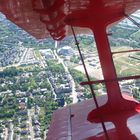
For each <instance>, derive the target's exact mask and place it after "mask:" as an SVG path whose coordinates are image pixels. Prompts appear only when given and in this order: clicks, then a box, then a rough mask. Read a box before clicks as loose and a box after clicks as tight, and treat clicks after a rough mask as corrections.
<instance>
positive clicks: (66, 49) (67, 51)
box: [58, 46, 74, 56]
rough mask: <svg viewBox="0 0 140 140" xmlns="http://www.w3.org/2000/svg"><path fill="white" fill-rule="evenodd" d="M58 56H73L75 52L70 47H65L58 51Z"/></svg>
mask: <svg viewBox="0 0 140 140" xmlns="http://www.w3.org/2000/svg"><path fill="white" fill-rule="evenodd" d="M58 54H59V55H63V56H71V55H73V54H74V52H73V49H72V48H71V47H70V46H64V47H62V48H61V49H59V50H58Z"/></svg>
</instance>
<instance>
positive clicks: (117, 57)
mask: <svg viewBox="0 0 140 140" xmlns="http://www.w3.org/2000/svg"><path fill="white" fill-rule="evenodd" d="M111 49H112V52H118V51H124V50H130V49H132V48H130V47H126V46H124V47H114V48H111ZM130 55H131V56H134V57H136V58H137V57H140V55H138V53H136V52H129V53H118V54H114V55H113V60H114V65H115V68H116V72H117V75H118V76H132V75H138V74H140V60H138V59H136V58H132V57H130ZM85 63H86V66H87V69H88V72H89V75H90V76H91V77H94V78H96V79H102V70H101V68H100V63H99V59H98V57H97V52H94V54H93V56H92V57H90V59H85ZM74 69H76V70H79V71H81V72H82V73H84V69H83V66H82V65H80V64H79V65H77V66H75V67H74Z"/></svg>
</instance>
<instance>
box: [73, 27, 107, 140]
mask: <svg viewBox="0 0 140 140" xmlns="http://www.w3.org/2000/svg"><path fill="white" fill-rule="evenodd" d="M71 30H72V34H73V37H74V40H75V45H76V46H77V49H78V52H79V55H80V59H81V61H82V64H83V67H84V71H85V74H86V77H87V80H88V82H91V80H90V77H89V74H88V71H87V68H86V65H85V62H84V59H83V56H82V53H81V49H80V46H79V42H78V40H77V38H76V35H75V32H74V29H73V26H71ZM89 87H90V90H91V94H92V97H93V99H94V102H95V106H96V109H97V110H99V108H100V107H99V105H98V102H97V98H96V95H95V92H94V90H93V86H92V85H89ZM97 112H98V111H97ZM98 116H99V119H100V120H101V125H102V128H103V131H104V133H105V137H106V140H110V138H109V136H108V133H107V129H106V126H105V123H104V122H103V120H102V118H101V116H100V115H99V114H98Z"/></svg>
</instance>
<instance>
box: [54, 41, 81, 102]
mask: <svg viewBox="0 0 140 140" xmlns="http://www.w3.org/2000/svg"><path fill="white" fill-rule="evenodd" d="M55 48H57V41H56V42H55ZM54 54H55V56H56V58H57V59H58V62H59V63H61V64H62V65H63V67H64V69H65V71H66V72H67V73H68V76H69V77H70V79H71V82H72V95H71V97H72V98H73V103H77V102H78V98H77V92H76V91H75V82H74V79H73V77H72V76H71V74H70V72H69V69H68V67H66V65H65V64H64V61H63V59H62V58H60V57H59V56H58V54H57V52H56V50H54Z"/></svg>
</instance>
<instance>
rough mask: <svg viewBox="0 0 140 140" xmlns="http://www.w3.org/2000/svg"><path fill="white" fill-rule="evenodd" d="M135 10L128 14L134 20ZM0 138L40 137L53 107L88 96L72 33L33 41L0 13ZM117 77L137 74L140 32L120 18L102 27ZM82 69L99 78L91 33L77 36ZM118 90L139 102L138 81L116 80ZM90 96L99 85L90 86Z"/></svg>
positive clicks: (139, 71)
mask: <svg viewBox="0 0 140 140" xmlns="http://www.w3.org/2000/svg"><path fill="white" fill-rule="evenodd" d="M139 15H140V12H139V11H138V12H136V13H135V14H133V15H132V16H133V18H134V19H135V20H138V21H139V22H140V16H139ZM0 32H1V33H0V140H45V139H46V137H47V133H48V129H49V126H50V122H51V116H52V113H53V111H55V110H56V109H58V108H61V107H63V106H66V105H69V104H73V103H77V102H81V101H83V100H88V99H89V98H92V95H91V93H90V89H89V87H88V86H81V85H80V83H81V82H85V81H87V78H86V76H85V72H84V68H83V65H82V62H81V59H80V56H79V53H78V50H77V48H76V46H75V42H74V38H73V36H68V37H66V38H65V39H63V40H62V41H60V42H57V41H54V40H52V39H51V38H47V39H43V40H37V39H35V38H33V37H32V36H31V35H29V34H27V33H26V32H25V31H23V30H22V29H20V28H19V27H17V26H16V25H14V24H13V23H11V22H10V21H8V20H7V19H6V17H5V16H4V15H2V14H1V13H0ZM107 32H108V33H111V35H109V36H108V38H109V43H110V45H111V51H112V52H114V53H112V54H113V61H114V65H115V68H116V72H117V75H118V77H121V76H133V75H138V74H140V52H138V51H136V52H131V53H127V52H125V53H115V52H118V51H126V50H133V49H139V48H140V41H139V40H140V31H139V29H138V28H137V27H136V26H135V25H133V23H132V22H131V21H129V20H126V19H125V20H123V21H122V22H120V23H118V24H117V25H115V26H113V27H111V28H109V29H108V31H107ZM77 39H78V41H79V43H80V47H81V50H82V56H83V58H84V61H85V64H86V67H87V70H88V73H89V75H90V78H91V79H92V80H102V79H103V76H102V70H101V66H100V62H99V58H98V52H97V49H96V44H95V41H94V37H93V36H92V35H91V34H88V35H87V34H85V35H83V34H82V35H77ZM119 85H120V88H121V91H122V93H123V94H128V95H130V96H132V97H134V98H135V99H137V100H138V101H140V80H138V79H137V80H127V81H120V82H119ZM93 89H94V91H95V94H96V96H100V95H103V94H106V88H105V86H104V84H96V85H93Z"/></svg>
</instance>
